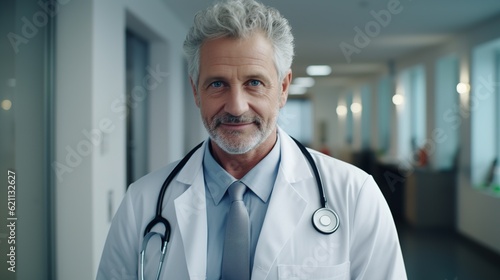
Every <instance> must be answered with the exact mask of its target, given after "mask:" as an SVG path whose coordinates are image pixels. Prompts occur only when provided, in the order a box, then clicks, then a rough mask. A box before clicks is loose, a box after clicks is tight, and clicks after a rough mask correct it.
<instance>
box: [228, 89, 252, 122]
mask: <svg viewBox="0 0 500 280" xmlns="http://www.w3.org/2000/svg"><path fill="white" fill-rule="evenodd" d="M248 109H249V106H248V100H247V96H246V94H245V92H244V90H243V89H241V88H237V87H235V88H232V89H231V90H230V91H229V92H228V95H227V99H226V103H225V106H224V110H225V111H226V112H227V113H229V114H231V115H233V116H241V115H243V114H244V113H245V112H247V111H248Z"/></svg>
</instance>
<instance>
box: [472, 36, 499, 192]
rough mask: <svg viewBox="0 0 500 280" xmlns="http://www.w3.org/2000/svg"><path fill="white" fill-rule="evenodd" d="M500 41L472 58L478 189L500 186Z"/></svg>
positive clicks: (474, 179) (483, 47)
mask: <svg viewBox="0 0 500 280" xmlns="http://www.w3.org/2000/svg"><path fill="white" fill-rule="evenodd" d="M499 52H500V39H499V40H495V41H493V42H489V43H486V44H483V45H480V46H478V47H476V48H475V49H474V50H473V56H472V59H473V60H472V69H473V72H472V80H471V88H472V91H471V93H470V96H469V109H470V113H471V173H472V178H471V179H472V184H473V185H474V186H476V187H487V188H490V187H491V188H495V186H496V188H499V186H498V185H500V178H499V177H500V174H499V173H500V170H499V167H498V166H499V163H498V161H500V127H499V126H500V109H499V106H500V97H499V96H498V95H499V94H500V89H499V86H498V85H499V82H500V55H499Z"/></svg>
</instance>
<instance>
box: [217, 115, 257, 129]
mask: <svg viewBox="0 0 500 280" xmlns="http://www.w3.org/2000/svg"><path fill="white" fill-rule="evenodd" d="M259 123H260V122H259V120H258V119H256V118H251V117H235V116H228V115H226V116H223V117H221V118H219V119H217V120H216V127H222V128H226V129H230V130H241V129H246V128H248V127H250V126H253V125H255V126H259Z"/></svg>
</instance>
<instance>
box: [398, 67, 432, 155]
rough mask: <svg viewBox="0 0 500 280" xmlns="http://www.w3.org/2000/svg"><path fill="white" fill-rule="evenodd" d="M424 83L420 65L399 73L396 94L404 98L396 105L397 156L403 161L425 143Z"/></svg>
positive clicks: (423, 70)
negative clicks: (398, 84)
mask: <svg viewBox="0 0 500 280" xmlns="http://www.w3.org/2000/svg"><path fill="white" fill-rule="evenodd" d="M425 83H426V81H425V69H424V67H423V66H422V65H418V66H414V67H412V68H409V69H406V70H404V71H403V72H402V73H401V77H400V86H399V87H398V89H397V94H399V95H401V96H402V97H403V98H404V102H403V103H402V104H401V105H398V110H397V117H398V126H397V131H398V132H397V133H398V134H397V135H398V141H397V143H398V148H397V149H398V153H397V154H398V157H399V158H400V159H403V160H405V161H407V160H408V159H411V158H412V152H413V151H414V150H416V149H418V148H421V147H422V146H423V145H424V143H425V138H426V131H425V130H426V125H425V121H426V112H425V102H426V91H425Z"/></svg>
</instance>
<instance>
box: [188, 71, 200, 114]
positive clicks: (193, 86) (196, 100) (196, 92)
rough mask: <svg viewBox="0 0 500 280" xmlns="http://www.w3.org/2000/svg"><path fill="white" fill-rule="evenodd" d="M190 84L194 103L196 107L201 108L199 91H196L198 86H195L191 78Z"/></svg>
mask: <svg viewBox="0 0 500 280" xmlns="http://www.w3.org/2000/svg"><path fill="white" fill-rule="evenodd" d="M189 83H190V84H191V89H192V90H193V95H194V102H195V103H196V106H197V107H198V108H200V96H199V95H198V91H197V90H196V86H195V85H194V82H193V79H192V78H191V77H189Z"/></svg>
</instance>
